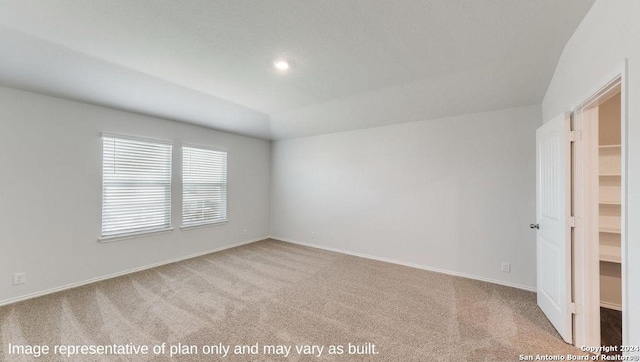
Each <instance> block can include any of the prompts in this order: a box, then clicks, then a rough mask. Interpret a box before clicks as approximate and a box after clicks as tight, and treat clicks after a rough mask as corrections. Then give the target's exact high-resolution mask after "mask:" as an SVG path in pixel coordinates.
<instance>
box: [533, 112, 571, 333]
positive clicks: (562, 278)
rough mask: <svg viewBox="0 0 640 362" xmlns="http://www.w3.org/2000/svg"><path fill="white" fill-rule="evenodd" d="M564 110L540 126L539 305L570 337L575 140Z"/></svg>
mask: <svg viewBox="0 0 640 362" xmlns="http://www.w3.org/2000/svg"><path fill="white" fill-rule="evenodd" d="M569 117H570V116H569V113H564V114H562V115H560V116H558V117H556V118H554V119H553V120H551V121H550V122H548V123H546V124H545V125H543V126H542V127H540V128H538V130H537V132H536V169H537V172H536V184H537V185H536V208H537V211H536V215H537V225H538V230H537V241H536V244H537V276H538V282H537V283H538V305H539V306H540V308H541V309H542V311H543V312H544V314H546V315H547V318H549V321H551V323H552V324H553V326H554V327H555V328H556V330H557V331H558V333H560V335H561V336H562V338H563V339H564V340H565V342H567V343H572V342H573V341H572V340H573V327H572V315H571V312H570V311H569V306H570V304H571V228H570V227H569V224H568V218H569V216H570V215H571V214H570V212H571V144H570V142H569V131H570V118H569Z"/></svg>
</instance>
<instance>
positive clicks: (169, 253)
mask: <svg viewBox="0 0 640 362" xmlns="http://www.w3.org/2000/svg"><path fill="white" fill-rule="evenodd" d="M101 132H107V133H112V134H123V135H134V136H140V137H146V138H151V139H162V140H171V141H174V144H173V147H174V154H173V166H174V167H173V187H172V194H173V196H172V219H173V226H174V228H175V229H174V231H173V232H170V233H166V234H159V235H154V236H148V237H143V238H137V239H129V240H121V241H114V242H110V243H100V242H98V237H99V236H100V232H101V196H102V195H101V192H102V191H101V190H102V179H101V177H102V159H101V157H102V156H101V154H102V141H101ZM182 142H184V143H189V144H195V145H204V146H216V147H224V148H227V149H228V152H229V155H228V162H229V166H228V167H229V168H228V219H229V222H228V223H227V224H223V225H217V226H209V227H203V228H197V229H190V230H181V229H180V227H179V226H180V212H181V188H180V171H179V170H180V168H179V166H180V154H179V153H178V152H177V151H178V150H179V148H180V146H181V143H182ZM270 148H271V145H270V143H269V142H267V141H263V140H258V139H254V138H249V137H244V136H237V135H232V134H228V133H223V132H218V131H214V130H210V129H205V128H201V127H198V126H193V125H186V124H183V123H178V122H172V121H167V120H162V119H157V118H151V117H146V116H140V115H135V114H131V113H127V112H121V111H115V110H111V109H107V108H102V107H96V106H92V105H87V104H83V103H78V102H73V101H67V100H62V99H58V98H53V97H48V96H43V95H39V94H35V93H29V92H23V91H18V90H14V89H11V88H6V87H0V165H1V167H2V172H0V303H1V302H6V301H8V300H12V299H16V298H20V297H22V296H25V295H30V294H33V293H39V292H42V291H46V290H50V289H54V288H59V287H62V286H65V285H69V284H74V283H81V282H83V281H86V280H90V279H93V278H100V277H103V276H106V275H111V274H114V273H119V272H123V271H127V270H131V269H136V268H140V267H143V266H146V265H151V264H155V263H159V262H163V261H166V260H173V259H176V258H181V257H185V256H189V255H193V254H198V253H202V252H206V251H208V250H215V249H219V248H223V247H225V246H228V245H233V244H236V243H240V242H243V241H248V240H253V239H258V238H262V237H265V236H268V235H269V182H270V175H269V172H270V161H269V160H270V157H271V155H270ZM244 229H247V230H248V233H247V235H243V230H244ZM15 272H26V273H27V283H26V284H22V285H18V286H13V285H12V284H13V277H12V276H13V273H15Z"/></svg>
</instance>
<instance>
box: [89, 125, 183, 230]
mask: <svg viewBox="0 0 640 362" xmlns="http://www.w3.org/2000/svg"><path fill="white" fill-rule="evenodd" d="M105 138H112V139H121V140H125V141H134V142H135V141H137V142H146V143H151V144H158V145H166V146H169V185H168V190H169V191H168V197H169V202H168V203H167V205H168V210H167V215H168V224H167V226H163V227H157V228H153V229H147V230H139V231H131V232H121V233H117V234H108V235H104V196H105V191H104V190H105V189H104V188H105V173H104V163H105V153H104V139H105ZM100 141H101V142H100V143H101V147H100V158H101V161H102V164H101V166H102V167H101V169H100V174H101V180H100V181H101V182H100V188H101V189H100V191H101V192H100V205H101V209H100V210H101V212H100V237H98V241H100V242H112V241H118V240H126V239H133V238H140V237H145V236H152V235H159V234H165V233H170V232H172V231H173V230H174V227H173V202H174V197H173V188H174V182H173V176H174V173H173V167H174V162H173V161H174V160H173V158H174V148H175V147H174V142H173V141H169V140H163V139H154V138H148V137H138V136H131V135H123V134H114V133H106V132H102V133H101V134H100Z"/></svg>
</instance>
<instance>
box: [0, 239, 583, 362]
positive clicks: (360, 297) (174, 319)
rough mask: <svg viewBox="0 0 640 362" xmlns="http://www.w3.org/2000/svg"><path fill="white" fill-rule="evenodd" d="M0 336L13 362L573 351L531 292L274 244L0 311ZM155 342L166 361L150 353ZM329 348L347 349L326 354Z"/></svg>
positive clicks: (0, 349) (403, 357)
mask: <svg viewBox="0 0 640 362" xmlns="http://www.w3.org/2000/svg"><path fill="white" fill-rule="evenodd" d="M0 332H1V334H0V342H1V344H0V359H3V358H4V359H5V360H7V361H20V360H31V358H25V357H24V356H23V357H20V356H16V355H9V351H8V345H9V343H11V344H13V345H14V346H15V345H17V346H25V345H31V346H36V345H48V346H49V347H50V348H51V350H50V351H49V353H50V354H49V355H46V356H43V357H40V359H39V360H78V361H93V360H169V352H170V351H169V346H170V345H174V346H176V345H177V344H178V343H182V344H183V345H187V346H188V345H195V346H197V350H193V349H192V350H190V351H191V352H197V353H198V354H197V355H186V354H183V355H178V356H174V358H173V359H177V360H205V359H207V360H216V359H217V360H281V361H284V360H287V361H318V360H344V361H346V360H354V359H356V360H384V361H517V360H518V356H519V355H520V354H525V355H536V354H565V355H566V354H568V353H574V354H575V353H579V351H578V350H577V349H575V348H574V347H571V346H569V345H566V344H565V343H563V342H562V340H561V339H560V337H559V336H558V335H557V333H556V332H555V331H554V329H553V327H552V326H551V325H550V324H549V322H547V320H546V319H545V317H544V316H543V314H542V312H541V311H540V310H539V309H538V307H537V306H536V301H535V294H534V293H530V292H526V291H522V290H518V289H513V288H508V287H503V286H499V285H495V284H490V283H484V282H479V281H474V280H469V279H464V278H458V277H453V276H448V275H443V274H437V273H432V272H427V271H423V270H418V269H413V268H408V267H403V266H398V265H394V264H388V263H383V262H378V261H372V260H368V259H363V258H357V257H353V256H347V255H342V254H338V253H332V252H328V251H323V250H319V249H313V248H307V247H302V246H296V245H292V244H288V243H284V242H280V241H275V240H265V241H260V242H257V243H253V244H250V245H246V246H242V247H238V248H234V249H229V250H226V251H223V252H219V253H215V254H209V255H206V256H203V257H199V258H195V259H191V260H187V261H183V262H179V263H175V264H171V265H167V266H162V267H158V268H155V269H151V270H148V271H144V272H139V273H135V274H131V275H127V276H123V277H119V278H115V279H111V280H107V281H103V282H99V283H95V284H91V285H88V286H84V287H80V288H76V289H72V290H68V291H64V292H60V293H56V294H52V295H48V296H45V297H41V298H37V299H32V300H28V301H25V302H21V303H17V304H13V305H9V306H4V307H0ZM163 342H164V343H166V345H165V348H166V350H165V354H160V355H154V354H153V352H152V350H151V349H152V348H153V346H155V345H161V344H162V343H163ZM127 343H132V344H134V345H146V346H149V348H150V350H149V354H147V355H137V356H136V355H127V356H123V355H120V356H115V355H110V356H99V355H75V357H72V358H70V359H68V358H61V356H60V355H53V354H52V353H53V348H54V346H55V345H87V346H90V345H93V346H96V345H103V346H104V345H114V344H116V345H123V344H127ZM219 343H222V344H224V345H230V348H231V349H233V348H234V346H235V345H243V344H244V345H249V346H254V345H255V343H258V344H259V345H258V348H259V354H258V355H233V354H231V353H232V352H233V351H230V352H229V353H230V354H229V355H228V356H227V357H226V358H222V356H211V355H207V356H205V355H204V352H205V350H204V349H205V348H207V350H206V351H208V353H213V352H215V350H211V351H209V346H212V345H218V344H219ZM349 343H352V344H355V345H359V346H370V345H368V344H367V343H373V344H375V352H377V354H362V355H350V354H348V344H349ZM304 344H315V345H322V346H324V350H323V353H322V355H321V357H320V358H317V357H314V356H310V355H300V354H298V352H297V351H296V349H295V346H296V345H304ZM205 345H206V346H207V347H204V346H205ZM265 345H274V346H275V345H284V346H293V347H292V348H291V352H290V354H289V356H288V358H286V359H285V358H284V357H281V356H277V355H274V354H272V355H265V354H264V353H263V348H264V346H265ZM330 345H334V346H337V345H342V346H344V347H345V348H344V349H345V350H344V354H342V355H337V354H329V351H328V350H327V349H328V348H329V346H330ZM158 348H159V347H158ZM185 352H186V351H185ZM247 352H249V353H250V352H252V351H251V350H248V351H247ZM274 352H275V350H274ZM315 352H316V355H317V354H318V351H317V350H316V351H315ZM333 352H336V350H334V351H333ZM361 352H365V353H370V352H372V350H371V348H368V349H364V350H362V349H361Z"/></svg>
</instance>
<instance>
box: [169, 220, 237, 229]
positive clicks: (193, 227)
mask: <svg viewBox="0 0 640 362" xmlns="http://www.w3.org/2000/svg"><path fill="white" fill-rule="evenodd" d="M228 222H229V220H222V221H214V222H205V223H202V224H195V225H182V226H180V230H190V229H199V228H204V227H207V226H215V225H224V224H227V223H228Z"/></svg>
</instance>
